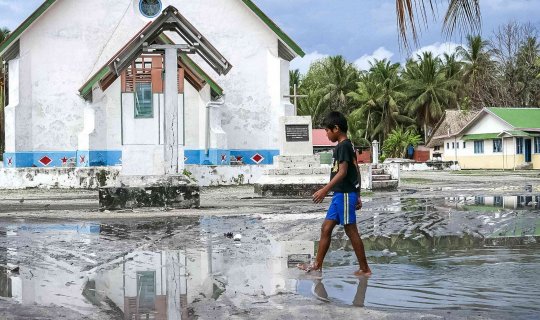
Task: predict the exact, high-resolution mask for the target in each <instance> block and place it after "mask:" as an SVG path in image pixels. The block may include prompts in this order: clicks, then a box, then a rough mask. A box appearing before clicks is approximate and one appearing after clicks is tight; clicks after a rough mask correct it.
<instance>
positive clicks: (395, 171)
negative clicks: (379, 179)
mask: <svg viewBox="0 0 540 320" xmlns="http://www.w3.org/2000/svg"><path fill="white" fill-rule="evenodd" d="M377 168H379V169H384V173H385V174H389V175H390V179H392V180H397V181H398V186H399V184H400V181H401V179H400V171H401V167H400V165H399V164H398V163H383V164H378V165H377Z"/></svg>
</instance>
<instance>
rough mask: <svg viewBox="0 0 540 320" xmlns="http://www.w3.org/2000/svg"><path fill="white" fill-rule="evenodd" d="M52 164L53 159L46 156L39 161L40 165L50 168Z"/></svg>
mask: <svg viewBox="0 0 540 320" xmlns="http://www.w3.org/2000/svg"><path fill="white" fill-rule="evenodd" d="M51 162H52V159H51V158H49V157H47V156H44V157H43V158H41V159H39V163H41V164H42V165H44V166H48V165H49V164H51Z"/></svg>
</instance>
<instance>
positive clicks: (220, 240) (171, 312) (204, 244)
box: [0, 199, 540, 319]
mask: <svg viewBox="0 0 540 320" xmlns="http://www.w3.org/2000/svg"><path fill="white" fill-rule="evenodd" d="M503 201H504V199H503ZM485 203H486V199H484V204H485ZM494 203H499V201H495V199H494ZM437 214H439V213H437ZM441 214H442V213H441ZM237 219H240V218H237ZM415 219H416V218H415ZM537 220H538V219H537V218H536V220H534V221H537ZM434 221H436V220H434ZM514 221H518V219H514ZM523 221H527V223H529V224H531V222H530V221H529V220H523ZM531 221H533V220H531ZM238 223H239V220H234V218H215V217H212V218H201V222H200V224H199V226H200V230H197V232H196V234H197V237H196V238H193V239H189V240H185V242H184V243H182V244H181V247H180V246H179V247H174V248H169V247H167V246H165V245H164V247H163V248H161V247H160V248H159V249H158V248H155V247H152V248H153V249H146V250H137V251H134V252H131V253H129V254H123V255H122V256H120V257H118V258H117V259H114V260H112V261H108V262H107V263H105V264H103V265H100V267H99V268H97V269H93V270H91V271H89V272H85V271H81V268H80V267H76V266H73V265H71V264H70V263H69V262H66V261H64V260H63V259H55V258H54V257H53V256H50V257H47V256H44V258H43V259H44V260H45V261H39V263H37V262H36V263H35V264H34V265H31V266H21V267H20V270H19V271H18V272H17V273H15V272H12V269H10V268H11V267H9V266H10V265H9V263H10V262H14V261H17V260H18V257H19V255H21V254H24V253H25V252H24V250H28V249H24V248H23V247H21V248H19V249H17V250H15V249H11V248H8V247H2V248H0V260H1V261H2V264H1V265H2V266H4V267H3V268H1V269H0V295H2V296H5V297H12V298H13V299H15V300H16V301H19V302H20V303H22V304H34V303H36V304H40V305H51V304H54V305H59V306H64V307H67V308H71V309H74V310H76V311H78V312H80V313H82V314H84V315H89V316H90V315H92V314H95V313H96V310H98V309H99V310H103V309H105V310H107V311H108V313H109V314H111V315H114V316H116V318H123V319H188V318H190V317H192V316H193V315H194V314H195V309H196V307H197V306H198V305H199V306H200V304H199V303H202V304H205V305H208V304H211V303H212V302H213V300H221V301H230V300H231V299H236V298H237V297H238V296H242V297H243V298H245V299H246V301H249V303H253V301H258V302H259V301H262V302H268V299H269V297H271V296H273V295H276V294H280V293H284V292H292V293H298V294H301V295H304V296H306V297H310V298H312V299H315V298H317V299H320V300H324V301H329V302H331V303H340V304H347V305H354V306H366V307H368V308H374V307H383V308H393V309H433V308H435V309H436V308H440V309H449V308H462V309H465V310H476V309H481V310H492V309H494V310H505V311H508V310H510V311H511V312H515V313H519V312H540V307H538V306H537V303H536V297H537V296H538V295H539V294H540V278H539V277H537V270H538V267H540V247H539V246H538V245H537V244H535V243H533V242H530V241H531V240H530V239H531V237H528V236H527V237H514V238H512V239H516V241H517V240H519V241H521V242H513V243H512V246H506V244H507V243H503V242H497V243H494V242H492V241H491V240H490V239H489V238H487V237H478V236H473V235H462V234H460V235H445V236H424V235H423V234H419V235H418V237H416V236H415V237H407V238H405V237H404V235H403V234H396V235H391V236H388V237H375V236H372V237H367V238H365V239H364V243H365V247H366V249H367V250H368V251H367V254H368V260H369V261H370V262H372V269H373V272H374V275H373V276H372V277H371V278H369V280H368V279H366V278H357V277H355V276H354V275H353V272H354V271H355V270H356V268H357V267H355V265H356V257H355V255H354V252H353V250H352V247H351V245H350V242H349V241H347V240H341V239H334V240H333V241H332V247H331V250H330V252H329V254H328V256H327V259H326V261H325V264H324V271H323V272H322V274H321V276H320V277H315V276H314V275H312V274H307V275H306V274H305V273H304V272H301V271H300V270H297V269H296V268H295V266H296V264H297V263H302V262H307V261H310V260H311V259H312V258H313V257H314V256H315V254H316V252H317V249H318V243H317V242H313V241H276V240H275V239H274V238H273V237H272V236H271V235H270V234H268V233H267V232H266V231H263V227H262V223H261V222H260V221H258V220H254V222H250V223H251V224H250V225H249V229H247V228H246V229H245V230H244V238H243V240H242V242H241V243H240V244H239V243H236V242H234V241H233V240H231V239H227V238H225V237H223V232H224V231H229V230H231V229H230V226H231V225H237V224H238ZM98 227H99V230H101V232H97V230H98ZM105 229H106V228H104V227H103V226H99V225H97V226H96V225H92V226H88V225H80V226H78V227H77V226H66V225H59V226H53V225H48V226H45V225H41V226H23V225H19V226H8V227H7V228H3V229H2V228H0V238H2V237H10V236H15V235H21V234H24V233H27V232H37V233H38V234H41V235H42V236H43V237H44V238H46V239H48V238H52V239H53V243H54V242H56V241H58V240H59V239H62V241H64V239H66V240H69V241H85V242H87V243H89V244H90V245H93V244H95V243H96V242H98V241H100V239H101V237H104V235H105V236H106V237H107V241H109V239H110V234H109V233H108V232H103V230H105ZM249 232H251V234H249ZM248 234H249V236H248ZM124 236H129V232H127V231H126V234H125V235H124ZM532 239H534V238H532ZM496 240H497V241H500V240H499V238H497V239H496ZM525 240H527V241H529V242H528V243H527V246H522V244H523V241H525ZM494 244H497V246H494ZM501 244H505V246H502V245H501ZM58 250H59V251H60V250H62V248H60V247H59V248H58ZM48 254H50V252H49V253H48ZM70 254H73V253H70ZM39 258H40V259H41V258H42V257H41V256H40V257H39ZM78 258H81V259H82V258H83V257H82V256H79V257H78Z"/></svg>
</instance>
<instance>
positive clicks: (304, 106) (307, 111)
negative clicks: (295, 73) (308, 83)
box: [298, 89, 326, 127]
mask: <svg viewBox="0 0 540 320" xmlns="http://www.w3.org/2000/svg"><path fill="white" fill-rule="evenodd" d="M302 92H303V94H306V95H307V98H303V99H300V100H299V101H298V115H299V116H311V121H312V122H313V126H314V127H320V126H321V125H322V122H323V120H324V115H325V114H326V109H325V104H324V99H323V94H322V92H321V91H320V89H319V90H317V89H309V90H307V91H306V90H303V91H302Z"/></svg>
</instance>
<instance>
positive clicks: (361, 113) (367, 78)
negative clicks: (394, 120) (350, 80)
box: [347, 73, 382, 140]
mask: <svg viewBox="0 0 540 320" xmlns="http://www.w3.org/2000/svg"><path fill="white" fill-rule="evenodd" d="M373 78H374V77H373V76H372V74H371V73H366V74H363V75H362V76H361V77H360V81H359V82H358V83H357V86H358V88H357V89H356V90H355V91H353V92H349V93H348V94H347V96H348V97H349V98H351V99H352V100H353V101H354V102H355V103H356V104H357V105H358V106H359V108H357V109H356V110H354V111H352V112H351V117H352V119H358V118H363V119H365V121H364V123H365V127H364V130H363V133H364V134H363V136H364V139H365V140H367V139H368V138H369V139H373V136H372V135H369V136H368V134H369V133H371V134H372V133H373V131H374V127H373V124H374V123H375V117H376V115H377V112H378V109H379V100H380V98H381V94H382V90H381V88H382V86H380V85H379V83H377V82H376V81H375V80H374V79H373Z"/></svg>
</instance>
